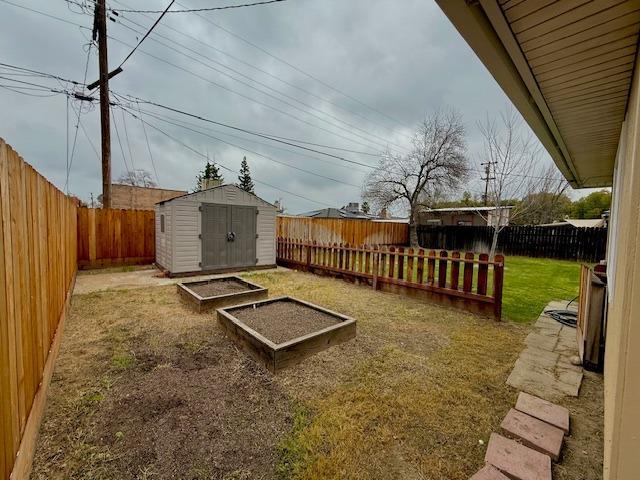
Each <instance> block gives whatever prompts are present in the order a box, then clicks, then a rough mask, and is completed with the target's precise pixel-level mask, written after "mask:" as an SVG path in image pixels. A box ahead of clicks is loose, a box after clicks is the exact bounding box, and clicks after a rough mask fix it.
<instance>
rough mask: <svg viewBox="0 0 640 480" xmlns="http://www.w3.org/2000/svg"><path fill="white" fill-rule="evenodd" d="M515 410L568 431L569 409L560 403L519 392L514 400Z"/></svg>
mask: <svg viewBox="0 0 640 480" xmlns="http://www.w3.org/2000/svg"><path fill="white" fill-rule="evenodd" d="M516 410H518V411H520V412H522V413H526V414H527V415H530V416H532V417H535V418H537V419H538V420H542V421H543V422H546V423H548V424H550V425H553V426H555V427H558V428H559V429H560V430H562V431H564V432H565V433H569V410H567V409H566V408H564V407H561V406H560V405H556V404H554V403H551V402H547V401H546V400H543V399H542V398H538V397H534V396H533V395H529V394H528V393H525V392H520V395H518V401H517V402H516Z"/></svg>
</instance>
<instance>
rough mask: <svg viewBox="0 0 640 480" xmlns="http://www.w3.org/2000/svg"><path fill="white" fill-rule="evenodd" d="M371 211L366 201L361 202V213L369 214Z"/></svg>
mask: <svg viewBox="0 0 640 480" xmlns="http://www.w3.org/2000/svg"><path fill="white" fill-rule="evenodd" d="M370 211H371V207H370V206H369V202H367V201H366V200H365V201H364V202H362V213H367V214H368V213H369V212H370Z"/></svg>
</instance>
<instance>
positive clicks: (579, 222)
mask: <svg viewBox="0 0 640 480" xmlns="http://www.w3.org/2000/svg"><path fill="white" fill-rule="evenodd" d="M538 226H539V227H564V226H567V227H569V226H571V227H578V228H604V227H606V226H607V222H606V221H605V219H604V218H586V219H583V218H565V219H564V220H563V221H561V222H553V223H544V224H542V225H538Z"/></svg>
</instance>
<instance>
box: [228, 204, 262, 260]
mask: <svg viewBox="0 0 640 480" xmlns="http://www.w3.org/2000/svg"><path fill="white" fill-rule="evenodd" d="M230 209H231V232H233V240H232V241H231V242H229V261H230V265H231V266H232V267H246V266H250V265H255V264H256V211H257V209H256V207H241V206H237V205H232V206H231V207H230Z"/></svg>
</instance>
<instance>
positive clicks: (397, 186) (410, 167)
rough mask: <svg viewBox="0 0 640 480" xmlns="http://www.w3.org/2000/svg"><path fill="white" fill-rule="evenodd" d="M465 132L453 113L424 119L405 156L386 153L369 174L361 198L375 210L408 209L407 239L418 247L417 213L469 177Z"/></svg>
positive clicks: (442, 113) (433, 115) (449, 112)
mask: <svg viewBox="0 0 640 480" xmlns="http://www.w3.org/2000/svg"><path fill="white" fill-rule="evenodd" d="M468 171H469V168H468V162H467V157H466V140H465V130H464V126H463V125H462V121H461V119H460V116H459V115H458V114H457V113H456V112H454V111H453V110H447V111H438V112H435V113H434V114H432V115H430V116H427V117H426V118H425V120H424V121H423V122H422V123H421V124H420V126H419V127H418V129H417V131H416V133H415V135H414V137H413V142H412V146H411V148H410V149H409V150H408V152H407V153H403V154H397V153H392V152H390V151H388V152H387V153H386V154H385V155H384V156H383V158H382V160H381V161H380V164H379V165H378V167H377V168H376V169H375V170H374V171H373V172H371V173H370V174H369V176H368V177H367V178H366V180H365V184H364V188H363V198H364V199H366V200H367V201H369V202H371V203H373V204H374V205H375V206H376V207H377V208H378V209H387V208H390V207H392V206H396V205H398V204H401V205H403V206H404V207H405V208H408V209H409V240H410V242H411V245H412V246H418V233H417V228H416V221H417V213H418V210H419V208H420V207H421V206H422V205H428V204H429V202H430V199H431V198H433V197H435V196H438V195H439V194H440V193H441V192H442V191H443V190H451V189H455V188H457V187H458V186H459V185H460V184H461V183H462V182H463V181H464V180H465V179H466V177H467V175H468Z"/></svg>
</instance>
